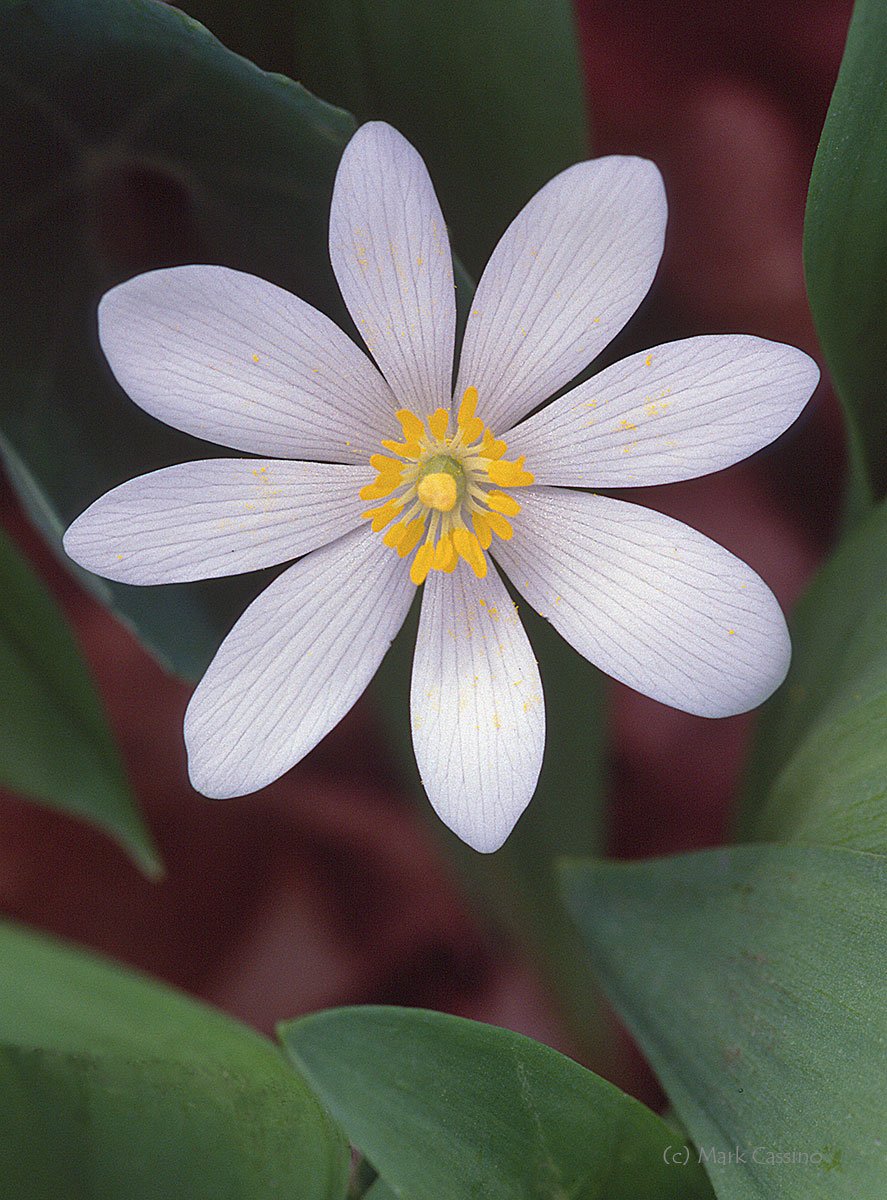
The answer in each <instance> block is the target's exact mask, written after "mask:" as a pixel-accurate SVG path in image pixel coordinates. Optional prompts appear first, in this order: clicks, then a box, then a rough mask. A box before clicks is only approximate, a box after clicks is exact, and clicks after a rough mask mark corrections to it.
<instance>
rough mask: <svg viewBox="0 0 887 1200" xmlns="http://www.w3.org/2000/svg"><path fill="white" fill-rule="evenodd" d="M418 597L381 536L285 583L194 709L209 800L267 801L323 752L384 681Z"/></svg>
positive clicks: (246, 626) (203, 684) (196, 764)
mask: <svg viewBox="0 0 887 1200" xmlns="http://www.w3.org/2000/svg"><path fill="white" fill-rule="evenodd" d="M415 592H416V589H415V586H414V585H413V584H412V583H411V582H410V576H409V571H408V570H407V569H406V567H405V566H404V563H403V560H402V559H400V558H398V557H397V554H395V553H394V551H392V550H390V549H389V548H388V547H387V546H386V545H385V544H384V543H383V541H382V539H381V537H379V535H378V534H375V533H372V531H370V530H369V529H358V530H355V531H354V532H353V533H350V534H347V535H346V536H345V537H344V538H341V539H340V540H339V541H337V542H333V543H332V545H330V546H324V547H323V549H321V550H316V551H315V552H314V553H313V554H309V555H308V556H307V557H306V558H303V559H302V560H301V561H300V562H297V563H296V564H295V566H292V567H290V568H289V570H287V571H284V572H283V574H282V575H279V576H278V577H277V579H275V581H274V582H273V583H272V584H271V585H270V586H269V587H268V588H266V589H265V591H264V592H262V594H261V595H260V596H259V597H258V598H257V599H256V600H254V601H253V602H252V604H251V605H250V606H249V608H248V609H247V610H246V612H245V613H244V614H243V616H242V617H241V618H240V620H239V621H238V622H237V624H236V625H235V626H234V628H233V629H232V630H231V632H230V633H229V634H228V636H227V637H226V638H225V640H224V642H222V645H221V646H220V647H219V651H218V653H217V654H216V656H215V658H214V659H213V661H212V662H211V663H210V665H209V668H208V670H207V672H206V674H205V675H204V677H203V679H202V680H201V681H200V683H199V684H198V687H197V690H196V691H195V692H194V695H193V696H192V697H191V703H190V704H189V705H188V711H187V712H186V713H185V743H186V745H187V747H188V769H189V773H190V775H191V782H192V783H193V785H194V787H195V788H196V789H197V791H199V792H202V793H203V794H204V795H205V796H212V797H214V798H217V799H227V798H228V797H229V796H242V795H245V794H246V793H247V792H254V791H257V790H258V789H259V788H261V787H264V786H265V785H266V784H268V783H271V782H272V781H273V780H275V779H277V778H278V777H279V776H281V775H282V774H283V773H284V771H288V770H289V768H290V767H292V766H294V764H295V763H297V762H298V761H299V760H300V759H301V758H303V757H304V756H305V755H306V754H307V753H308V751H309V750H311V749H313V748H314V746H316V745H317V743H318V742H319V741H320V739H321V738H322V737H324V736H325V734H327V733H329V731H330V730H331V729H332V728H333V726H334V725H336V724H337V723H338V722H339V721H340V720H341V719H342V717H343V716H344V715H345V713H346V712H348V710H349V708H351V706H352V704H354V702H355V701H356V700H357V698H358V697H359V696H360V694H361V692H363V690H364V688H365V687H366V686H367V684H368V683H369V681H370V679H372V677H373V675H374V674H375V672H376V668H377V667H378V665H379V663H380V662H381V661H382V658H383V656H384V654H385V651H386V650H387V649H388V646H389V645H390V643H391V640H392V639H393V637H394V635H395V634H396V633H397V631H398V629H399V628H400V626H401V624H402V623H403V619H404V617H405V616H406V613H407V609H408V608H409V606H410V603H411V601H412V599H413V597H414V595H415Z"/></svg>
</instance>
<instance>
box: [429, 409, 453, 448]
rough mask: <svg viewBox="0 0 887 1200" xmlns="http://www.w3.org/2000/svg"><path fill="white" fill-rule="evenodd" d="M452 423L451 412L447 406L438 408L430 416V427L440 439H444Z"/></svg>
mask: <svg viewBox="0 0 887 1200" xmlns="http://www.w3.org/2000/svg"><path fill="white" fill-rule="evenodd" d="M449 423H450V414H449V413H448V412H447V410H446V409H445V408H438V409H435V411H434V412H433V413H432V414H431V416H430V417H429V418H428V428H429V429H430V430H431V432H432V433H433V434H434V436H435V437H436V438H437V439H438V441H443V439H444V438H445V437H446V436H447V426H448V425H449Z"/></svg>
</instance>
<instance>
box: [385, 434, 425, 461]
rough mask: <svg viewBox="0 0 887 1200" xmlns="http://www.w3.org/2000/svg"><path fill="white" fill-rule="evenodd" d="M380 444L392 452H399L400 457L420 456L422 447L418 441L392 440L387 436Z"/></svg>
mask: <svg viewBox="0 0 887 1200" xmlns="http://www.w3.org/2000/svg"><path fill="white" fill-rule="evenodd" d="M382 445H383V446H384V447H385V449H386V450H390V451H391V453H392V454H399V455H400V457H401V458H414V459H415V458H421V457H422V447H421V446H420V445H419V443H418V442H392V441H390V440H388V439H387V438H383V439H382Z"/></svg>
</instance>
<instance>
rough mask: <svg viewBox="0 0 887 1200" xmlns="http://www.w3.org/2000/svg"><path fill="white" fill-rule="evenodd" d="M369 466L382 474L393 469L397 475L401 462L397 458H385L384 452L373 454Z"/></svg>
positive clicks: (389, 472)
mask: <svg viewBox="0 0 887 1200" xmlns="http://www.w3.org/2000/svg"><path fill="white" fill-rule="evenodd" d="M370 466H371V467H372V468H373V470H374V471H379V472H380V473H381V474H382V475H390V474H391V473H392V472H395V471H396V472H397V474H398V475H399V474H400V473H401V471H402V470H403V462H402V461H401V460H400V459H399V458H386V457H385V455H384V454H374V455H373V457H372V458H371V459H370Z"/></svg>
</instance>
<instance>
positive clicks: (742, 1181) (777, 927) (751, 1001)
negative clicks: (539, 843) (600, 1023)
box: [563, 845, 887, 1200]
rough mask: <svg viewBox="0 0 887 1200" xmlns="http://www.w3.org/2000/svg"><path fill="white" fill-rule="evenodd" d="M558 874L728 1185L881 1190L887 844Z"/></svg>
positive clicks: (626, 1016) (756, 1196)
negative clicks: (883, 853) (886, 852)
mask: <svg viewBox="0 0 887 1200" xmlns="http://www.w3.org/2000/svg"><path fill="white" fill-rule="evenodd" d="M563 890H564V896H565V899H566V901H567V904H568V906H569V908H570V910H571V912H572V913H573V916H574V918H575V920H576V921H577V923H578V925H579V927H580V929H581V930H582V932H583V934H584V936H585V939H586V941H587V944H588V947H589V949H590V951H591V954H592V957H593V960H594V963H595V966H596V968H597V970H598V972H599V975H600V978H601V980H602V982H603V985H604V987H605V989H606V990H607V992H608V994H609V996H610V998H611V1000H612V1001H613V1003H614V1004H615V1006H616V1008H617V1010H618V1012H619V1013H620V1015H621V1016H622V1018H623V1020H624V1021H625V1022H626V1024H627V1025H628V1027H629V1029H630V1030H631V1031H632V1033H633V1034H634V1036H635V1037H636V1038H637V1040H638V1042H639V1044H640V1046H641V1049H642V1050H643V1051H644V1053H645V1054H646V1056H647V1058H648V1059H649V1061H650V1063H651V1064H652V1066H653V1068H654V1070H655V1071H656V1073H657V1074H658V1076H659V1079H660V1080H661V1082H662V1084H663V1086H664V1087H665V1089H666V1091H667V1093H668V1095H669V1098H670V1100H671V1102H672V1105H673V1106H674V1109H675V1111H676V1112H677V1114H678V1116H679V1117H680V1119H681V1121H682V1122H683V1125H684V1127H685V1128H686V1129H687V1131H688V1133H689V1134H690V1136H691V1137H692V1138H693V1139H694V1141H695V1142H696V1145H697V1147H698V1153H699V1156H700V1157H701V1158H702V1159H703V1160H704V1161H705V1162H706V1165H707V1169H708V1171H709V1173H710V1175H711V1177H712V1181H713V1182H714V1185H715V1190H716V1192H717V1195H718V1197H719V1200H816V1198H817V1197H822V1198H823V1200H826V1198H827V1200H842V1198H845V1197H846V1200H859V1198H860V1197H862V1196H871V1197H875V1196H883V1195H885V1194H887V1153H885V1147H887V1120H885V1115H884V1095H885V1093H887V1050H885V1046H887V977H885V972H884V962H885V958H887V860H885V859H883V858H881V857H878V856H875V855H869V854H861V853H857V852H855V851H847V850H838V849H832V848H829V847H819V846H800V845H791V846H751V847H746V846H740V847H734V848H731V849H726V850H715V851H705V852H703V853H697V854H689V855H679V856H676V857H672V858H664V859H658V860H652V861H646V862H638V863H612V862H609V863H608V862H585V863H582V862H572V863H568V864H566V865H565V867H564V871H563ZM737 1152H738V1154H737ZM780 1154H781V1155H783V1156H786V1157H783V1158H782V1159H779V1158H776V1157H772V1158H771V1157H770V1156H771V1155H772V1156H777V1155H780ZM792 1156H794V1158H792ZM804 1156H806V1158H805V1157H804Z"/></svg>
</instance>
